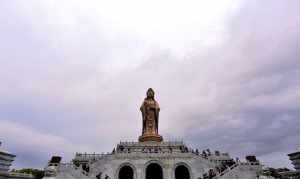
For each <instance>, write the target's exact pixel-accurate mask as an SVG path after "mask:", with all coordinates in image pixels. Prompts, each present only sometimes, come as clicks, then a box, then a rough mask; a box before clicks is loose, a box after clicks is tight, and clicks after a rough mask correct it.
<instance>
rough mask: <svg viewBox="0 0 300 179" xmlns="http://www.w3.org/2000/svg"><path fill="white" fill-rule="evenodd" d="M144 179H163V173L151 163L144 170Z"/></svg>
mask: <svg viewBox="0 0 300 179" xmlns="http://www.w3.org/2000/svg"><path fill="white" fill-rule="evenodd" d="M146 179H163V171H162V168H161V166H160V165H158V164H156V163H151V164H150V165H148V167H147V168H146Z"/></svg>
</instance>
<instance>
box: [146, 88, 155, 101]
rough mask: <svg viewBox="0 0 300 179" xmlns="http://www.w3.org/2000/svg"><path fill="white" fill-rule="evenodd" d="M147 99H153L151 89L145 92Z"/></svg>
mask: <svg viewBox="0 0 300 179" xmlns="http://www.w3.org/2000/svg"><path fill="white" fill-rule="evenodd" d="M147 99H154V90H153V89H152V88H149V89H148V90H147Z"/></svg>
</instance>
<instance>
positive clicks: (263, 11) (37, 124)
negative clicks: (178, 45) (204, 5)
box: [0, 1, 300, 167]
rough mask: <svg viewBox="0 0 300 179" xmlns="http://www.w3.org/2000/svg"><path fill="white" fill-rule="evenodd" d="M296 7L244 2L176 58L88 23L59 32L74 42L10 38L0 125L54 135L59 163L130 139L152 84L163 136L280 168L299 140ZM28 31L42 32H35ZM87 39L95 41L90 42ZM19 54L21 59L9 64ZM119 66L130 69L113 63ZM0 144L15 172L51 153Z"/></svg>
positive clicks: (10, 140)
mask: <svg viewBox="0 0 300 179" xmlns="http://www.w3.org/2000/svg"><path fill="white" fill-rule="evenodd" d="M297 3H298V2H297V1H289V2H287V1H251V2H250V1H245V3H244V4H243V7H241V8H240V9H239V11H238V12H237V13H236V14H235V16H234V17H232V18H231V19H230V21H229V22H228V24H226V25H227V30H226V37H227V38H226V40H225V41H224V42H223V43H222V44H221V45H219V46H217V47H213V48H210V49H204V50H203V48H202V47H201V48H200V47H199V49H198V47H195V50H194V51H195V52H190V53H189V54H186V55H183V56H185V58H184V59H181V58H179V57H177V56H176V55H175V54H174V53H173V52H172V50H164V49H163V50H160V49H159V50H157V49H155V50H153V49H151V48H150V50H149V47H148V46H147V45H146V44H144V42H143V41H142V40H141V39H140V38H139V37H138V36H135V35H132V36H131V34H129V35H128V34H127V33H118V32H110V33H109V32H106V31H101V32H98V33H96V31H97V30H99V29H98V28H99V27H98V26H97V27H92V26H93V25H92V24H90V29H86V31H85V30H84V29H81V30H82V31H83V32H81V33H80V34H77V32H73V31H74V29H72V28H73V27H69V28H70V29H69V30H70V31H71V32H73V33H74V34H73V35H74V36H71V37H68V38H65V34H59V36H58V39H60V38H61V39H60V40H61V41H60V40H57V39H56V38H55V37H54V36H52V38H53V39H54V40H53V41H54V42H52V43H53V44H52V46H53V49H52V48H51V47H49V46H48V45H47V44H43V45H45V46H43V45H41V44H40V41H41V42H43V43H46V42H47V40H46V41H44V39H42V38H37V39H38V41H39V43H37V45H34V44H33V45H32V44H30V43H29V44H28V45H25V43H24V41H23V40H20V39H17V40H12V42H15V43H12V42H11V47H12V48H14V47H15V46H17V47H18V45H19V46H20V48H21V47H27V48H26V49H25V50H24V51H23V50H18V49H17V51H18V54H14V53H12V52H11V51H10V50H7V47H6V46H5V45H4V44H3V43H1V45H0V47H1V48H2V49H4V51H6V53H4V54H2V55H1V56H2V58H1V60H2V61H1V63H2V65H4V66H5V67H6V70H5V71H4V72H3V71H2V75H1V76H2V77H0V81H1V84H2V85H3V86H4V88H3V89H1V90H0V95H1V97H3V99H4V100H3V101H2V102H1V106H3V108H2V111H1V115H0V120H1V121H2V120H4V118H5V119H11V120H12V121H13V122H14V123H13V124H15V123H16V124H17V125H18V126H19V125H25V126H27V125H30V129H29V130H30V131H33V133H34V134H32V135H37V136H39V135H41V134H40V133H42V134H43V135H44V134H49V135H50V136H56V137H59V138H60V139H61V140H62V141H63V142H61V143H62V146H63V147H62V149H63V150H64V151H63V152H64V154H65V155H66V156H67V157H66V158H68V157H69V156H71V155H72V152H73V151H72V150H68V149H69V148H70V146H72V147H74V149H75V148H76V150H77V151H83V150H87V151H92V150H96V151H95V152H102V151H111V150H112V148H113V146H114V144H116V143H117V142H118V141H119V140H136V139H137V137H138V135H139V134H140V127H141V116H140V113H139V105H140V103H141V102H142V99H143V98H144V96H145V91H146V89H147V88H148V87H153V88H154V89H155V91H156V92H157V94H156V98H157V100H158V101H159V103H160V106H161V109H162V110H161V115H160V117H161V119H160V131H161V133H162V134H163V135H164V136H165V138H166V139H168V138H169V139H174V138H175V139H181V138H183V139H184V140H185V141H187V143H189V144H191V145H192V146H194V147H199V148H201V149H206V148H207V147H210V148H212V149H219V150H222V151H227V152H230V153H232V154H233V155H234V156H240V157H242V156H244V155H247V154H255V155H258V157H259V159H261V160H262V162H265V163H267V164H271V165H273V166H277V167H282V166H285V165H287V164H288V163H289V162H288V159H287V157H286V156H285V155H286V153H287V152H292V151H294V150H297V148H298V149H299V144H298V143H297V141H299V139H300V135H299V133H298V130H299V127H298V126H300V125H299V122H298V121H299V120H298V118H299V112H298V111H299V102H298V101H299V100H298V99H299V98H300V94H299V92H298V91H299V87H300V86H299V84H298V81H299V80H298V79H297V76H299V73H300V71H299V65H300V63H299V60H297V59H298V58H299V55H300V54H299V50H298V46H299V42H300V36H299V33H298V32H297V30H298V29H297V27H298V24H299V23H300V18H299V17H298V16H297V12H298V8H297V7H300V6H299V5H298V6H297ZM13 14H14V13H13ZM18 18H20V17H18ZM50 18H51V17H50ZM29 19H30V18H29ZM55 19H57V18H54V20H55ZM52 20H53V19H52ZM20 21H21V20H20ZM79 24H80V23H79ZM21 25H22V24H21ZM27 25H28V24H25V25H23V26H22V27H27ZM62 26H64V24H63V22H62ZM29 27H31V25H28V28H29ZM50 27H51V26H50ZM11 28H13V27H11ZM13 29H15V28H13ZM67 30H68V29H67ZM53 31H54V32H56V31H55V30H53ZM1 32H2V33H3V29H2V31H1ZM57 32H61V31H60V30H58V31H57ZM5 33H7V32H6V31H5V29H4V34H5ZM28 33H31V35H34V36H36V35H39V33H45V35H47V34H48V32H42V31H41V30H40V29H33V30H28ZM68 33H69V32H68V31H67V32H66V34H68ZM89 33H95V34H98V35H97V37H95V39H93V38H91V37H90V36H89ZM13 34H16V35H18V36H21V37H23V38H25V37H26V36H25V37H24V35H22V33H20V32H13ZM107 35H108V36H109V37H106V36H107ZM110 35H111V36H110ZM113 35H116V36H115V37H114V36H113ZM98 36H99V37H98ZM78 38H80V40H78ZM174 38H176V37H174ZM33 39H36V38H33ZM76 39H77V40H78V41H76ZM70 40H71V41H70ZM6 41H9V40H6ZM19 41H20V43H21V44H20V43H17V42H19ZM22 43H24V44H22ZM4 46H5V47H4ZM58 47H61V48H58ZM125 47H126V48H125ZM49 48H50V49H51V50H50V52H49V51H48V50H49ZM32 49H36V50H37V53H35V51H34V50H32ZM98 50H99V51H98ZM197 51H199V52H197ZM73 53H74V54H73ZM176 53H179V52H176ZM36 55H37V56H36ZM142 57H143V58H144V59H142V60H132V59H140V58H142ZM20 58H22V59H24V60H25V61H19V60H16V59H20ZM41 58H42V59H44V60H45V62H43V61H40V59H41ZM5 59H11V60H10V61H7V60H5ZM110 60H112V61H110ZM122 60H124V61H127V60H128V62H130V63H129V64H126V63H120V64H119V62H120V61H122ZM132 62H133V63H132ZM118 64H119V65H120V68H117V70H116V69H115V68H114V67H115V66H117V65H118ZM20 72H22V73H20ZM0 73H1V72H0ZM7 76H8V77H7ZM36 131H41V132H36ZM22 132H24V133H26V132H25V131H23V130H22ZM2 135H4V134H2ZM10 135H11V136H14V135H16V134H14V133H10ZM50 138H52V137H50ZM3 139H4V140H7V141H6V142H5V143H8V145H11V146H12V147H11V149H12V150H13V151H15V152H16V153H20V154H21V156H20V159H18V160H19V161H18V164H17V165H18V166H24V165H25V164H22V162H21V161H20V160H21V159H24V160H25V159H28V158H31V159H32V163H31V162H30V163H27V164H26V165H31V164H32V165H39V164H41V163H42V162H41V161H45V159H46V158H47V157H49V153H51V150H54V151H55V149H53V148H52V147H51V145H55V142H54V144H53V143H51V142H47V143H46V144H41V145H38V146H36V148H37V149H29V147H28V146H27V147H26V146H24V144H23V143H20V141H17V140H14V139H13V138H10V137H9V136H5V137H3ZM28 140H29V141H30V139H28ZM47 140H49V141H51V139H48V138H46V139H45V141H47ZM9 143H12V144H9ZM44 145H45V146H48V147H49V149H47V150H45V146H44ZM18 146H23V148H22V149H17V147H18ZM83 146H90V147H83ZM36 150H45V151H44V152H42V153H38V152H37V153H36ZM274 158H276V159H274ZM289 167H290V165H289Z"/></svg>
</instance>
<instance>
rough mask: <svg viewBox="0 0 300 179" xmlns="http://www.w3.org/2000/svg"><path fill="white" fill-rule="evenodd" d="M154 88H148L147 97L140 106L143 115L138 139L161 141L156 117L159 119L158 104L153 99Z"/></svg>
mask: <svg viewBox="0 0 300 179" xmlns="http://www.w3.org/2000/svg"><path fill="white" fill-rule="evenodd" d="M154 94H155V93H154V90H153V89H152V88H149V89H148V91H147V97H146V98H145V99H144V102H143V104H142V106H141V108H140V110H141V112H142V117H143V130H142V136H141V137H140V141H149V140H154V141H161V140H162V137H161V136H160V135H158V119H159V110H160V108H159V105H158V102H157V101H155V99H154Z"/></svg>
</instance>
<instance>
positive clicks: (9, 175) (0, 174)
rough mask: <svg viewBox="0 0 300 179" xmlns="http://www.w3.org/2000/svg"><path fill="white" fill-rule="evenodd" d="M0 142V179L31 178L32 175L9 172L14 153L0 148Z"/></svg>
mask: <svg viewBox="0 0 300 179" xmlns="http://www.w3.org/2000/svg"><path fill="white" fill-rule="evenodd" d="M1 144H2V143H1V142H0V179H33V176H32V175H28V174H22V173H14V172H10V171H9V170H10V166H11V165H12V162H13V161H14V160H15V157H16V155H14V154H11V153H9V152H8V151H6V150H4V149H2V148H1Z"/></svg>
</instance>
